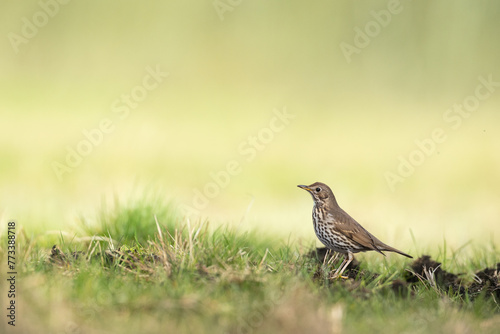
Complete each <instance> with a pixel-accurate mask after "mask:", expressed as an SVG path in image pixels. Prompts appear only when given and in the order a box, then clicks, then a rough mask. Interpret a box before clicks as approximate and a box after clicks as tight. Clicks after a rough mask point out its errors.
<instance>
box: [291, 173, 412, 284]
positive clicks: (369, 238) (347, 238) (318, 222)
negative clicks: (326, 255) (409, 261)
mask: <svg viewBox="0 0 500 334" xmlns="http://www.w3.org/2000/svg"><path fill="white" fill-rule="evenodd" d="M298 187H299V188H302V189H305V190H307V191H308V192H309V193H310V194H311V196H312V198H313V200H314V208H313V213H312V217H313V224H314V231H315V232H316V236H317V237H318V239H319V240H320V241H321V242H322V243H323V244H324V245H325V246H326V247H327V248H329V249H331V250H333V251H335V252H339V253H343V254H346V256H345V258H344V261H343V262H342V263H341V264H340V266H339V268H338V269H337V270H336V271H335V273H334V277H335V278H336V277H343V276H342V273H343V272H344V270H345V269H346V268H347V266H348V265H349V263H351V261H352V260H353V259H354V256H353V255H352V254H353V253H358V252H366V251H376V252H379V253H380V254H382V255H384V256H385V254H384V253H383V252H384V251H387V252H396V253H398V254H401V255H404V256H406V257H409V258H413V257H412V256H410V255H408V254H406V253H403V252H402V251H400V250H397V249H396V248H393V247H391V246H389V245H386V244H384V243H383V242H382V241H380V240H378V239H377V238H376V237H375V236H374V235H373V234H371V233H370V232H368V231H367V230H365V229H364V228H363V226H361V225H360V224H359V223H358V222H357V221H356V220H354V218H352V217H351V216H349V215H348V214H347V212H345V211H344V210H342V209H341V208H340V206H339V205H338V204H337V200H336V199H335V196H334V195H333V192H332V190H331V189H330V187H328V186H327V185H326V184H324V183H321V182H316V183H313V184H311V185H309V186H304V185H299V186H298ZM344 278H345V277H344Z"/></svg>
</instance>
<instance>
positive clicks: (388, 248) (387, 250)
mask: <svg viewBox="0 0 500 334" xmlns="http://www.w3.org/2000/svg"><path fill="white" fill-rule="evenodd" d="M382 250H383V251H386V252H394V253H398V254H401V255H403V256H406V257H409V258H410V259H413V256H411V255H408V254H406V253H404V252H402V251H400V250H399V249H396V248H394V247H391V246H388V245H384V247H383V248H382Z"/></svg>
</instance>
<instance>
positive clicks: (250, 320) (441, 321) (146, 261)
mask: <svg viewBox="0 0 500 334" xmlns="http://www.w3.org/2000/svg"><path fill="white" fill-rule="evenodd" d="M115 204H116V205H115V207H113V208H107V209H103V210H102V211H101V213H100V214H98V215H97V217H98V218H97V219H96V220H95V222H94V223H93V224H92V223H91V222H90V221H88V220H82V223H84V224H83V225H82V226H84V228H83V229H82V230H83V231H85V235H77V236H75V237H72V238H70V237H68V235H67V234H61V235H60V236H58V238H57V240H56V242H57V245H58V248H59V249H60V251H61V252H63V253H64V254H65V258H64V259H63V258H57V259H56V258H53V261H51V260H50V258H51V256H50V248H51V246H52V245H51V243H52V242H53V241H54V240H53V239H54V237H53V236H50V235H49V236H38V237H33V236H30V234H29V233H27V232H26V231H25V230H23V229H22V228H20V227H18V232H19V233H18V235H17V242H18V244H17V246H18V250H19V252H18V259H20V260H19V267H18V268H19V279H18V281H17V289H18V294H17V297H16V302H17V303H18V305H19V309H18V319H17V326H16V330H18V329H19V330H21V332H23V333H35V332H36V333H39V332H45V333H58V332H69V333H109V332H114V333H136V332H143V333H159V332H176V333H291V332H294V333H325V332H333V333H340V332H342V333H365V332H372V333H373V332H384V333H401V332H416V333H429V332H466V331H472V332H478V331H481V332H485V333H488V332H494V331H495V330H496V329H498V326H499V325H500V307H499V304H498V302H499V301H498V300H496V299H495V298H491V297H488V296H486V295H484V294H480V295H479V296H476V297H475V298H474V299H471V298H468V297H467V295H465V296H463V295H459V294H456V293H453V292H452V291H444V290H442V289H440V288H439V287H433V286H432V284H431V283H430V282H429V281H425V280H424V281H423V282H417V283H415V284H413V285H411V286H410V289H408V290H405V291H403V292H402V293H401V294H399V293H396V292H394V291H393V290H392V289H391V284H392V281H394V280H396V279H404V276H405V275H408V273H407V272H406V271H405V268H409V264H410V262H409V261H407V260H404V259H402V258H396V257H390V258H389V259H385V258H382V257H381V256H379V255H377V254H367V255H363V256H361V257H360V258H361V270H362V274H360V275H359V276H358V277H359V279H358V280H348V281H332V280H329V279H328V278H327V275H328V272H329V270H330V267H328V266H327V265H325V264H321V263H320V262H318V261H317V259H315V258H311V257H308V256H306V254H307V252H308V251H309V249H299V248H298V247H297V246H296V245H294V244H287V243H285V242H284V241H282V240H276V239H273V238H272V237H270V236H268V235H266V234H265V233H261V231H250V232H242V231H238V230H235V229H234V228H231V227H228V226H219V227H213V228H212V227H211V225H210V223H209V222H206V221H205V222H199V223H196V224H195V223H192V222H186V221H183V220H182V219H181V218H179V215H177V214H176V213H175V211H173V210H175V209H174V208H173V207H172V206H171V205H166V206H162V205H161V204H160V203H158V202H156V201H155V200H154V198H149V199H147V200H144V201H138V202H130V203H128V204H125V205H124V204H120V203H119V202H116V203H115ZM155 215H156V219H155ZM79 233H80V234H81V232H79ZM92 236H94V237H101V238H99V239H96V238H91V237H92ZM86 237H87V238H86ZM2 240H5V239H4V237H2ZM117 240H119V242H118V243H116V241H117ZM3 244H5V243H3ZM311 246H312V245H311ZM442 248H443V249H447V247H446V245H443V247H442ZM1 251H2V262H5V259H6V256H5V249H3V248H2V249H1ZM76 251H77V252H80V253H79V255H80V256H79V257H78V259H75V258H74V257H73V256H72V254H73V252H76ZM458 253H459V252H458ZM110 254H114V257H112V256H111V255H110ZM152 254H154V255H155V256H154V257H153V256H152ZM436 254H437V258H438V259H439V260H440V261H442V262H443V264H442V268H444V269H446V270H449V271H452V269H453V270H457V271H456V272H465V273H472V272H474V271H475V270H478V269H480V267H479V266H483V265H485V264H486V265H490V266H492V265H494V260H495V259H498V255H499V253H498V250H497V249H495V248H494V247H493V246H491V247H488V246H483V247H479V246H475V248H474V252H473V254H474V256H473V257H471V258H469V259H466V260H465V259H460V261H459V259H458V257H457V256H455V255H454V254H456V252H455V253H454V254H448V253H444V252H443V251H441V252H440V251H439V250H437V251H436V252H435V254H432V255H436ZM414 255H417V254H414ZM418 255H421V254H418ZM2 267H3V268H5V267H6V265H5V264H4V263H2ZM375 272H377V273H379V274H380V275H379V276H378V277H373V275H372V274H373V273H375ZM2 293H3V292H2ZM0 326H3V327H4V328H5V327H7V325H6V322H5V321H2V324H1V325H0ZM0 328H1V327H0ZM9 329H11V328H9ZM2 332H3V331H2Z"/></svg>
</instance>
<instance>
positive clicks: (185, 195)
mask: <svg viewBox="0 0 500 334" xmlns="http://www.w3.org/2000/svg"><path fill="white" fill-rule="evenodd" d="M63 2H64V1H62V0H61V2H59V1H56V0H41V1H38V0H37V1H31V0H30V1H22V2H17V1H4V2H2V4H1V5H0V7H1V10H0V13H1V14H0V16H1V20H0V22H1V24H0V33H1V35H2V36H3V38H1V39H0V48H1V53H0V59H1V61H0V71H1V79H0V101H1V104H0V117H1V128H0V161H1V162H0V182H1V185H2V191H1V195H0V196H1V197H0V203H1V207H0V210H1V211H0V214H1V217H2V218H1V219H2V221H3V222H6V221H7V220H8V219H15V220H17V221H18V223H19V224H22V225H24V226H25V227H27V228H28V227H30V228H31V229H32V230H36V231H39V232H40V233H41V232H42V231H44V230H64V231H71V230H72V229H73V226H74V225H75V221H76V220H77V217H78V216H80V215H93V214H95V212H96V211H98V210H99V207H100V206H102V205H103V202H108V201H112V200H113V198H114V197H118V198H123V199H130V198H133V197H141V196H143V194H144V193H147V192H150V191H153V192H156V193H159V194H161V196H164V198H165V202H166V203H167V202H170V201H173V202H174V203H175V205H177V206H178V207H179V210H180V212H182V213H183V214H184V215H186V216H189V217H191V219H208V220H209V221H210V222H212V223H213V224H220V223H231V224H236V225H238V226H240V227H241V228H245V229H261V230H262V231H265V232H267V233H274V234H276V235H277V236H279V237H280V238H285V239H286V238H288V239H290V240H291V241H292V242H294V243H295V242H305V244H306V245H311V244H312V242H314V240H315V237H314V233H313V229H312V222H311V210H312V203H313V202H312V200H311V198H310V196H309V195H308V194H307V193H306V192H304V191H303V190H300V189H298V188H297V187H296V185H298V184H310V183H313V182H315V181H322V182H325V183H327V184H328V185H330V186H331V187H332V189H333V191H334V193H335V194H336V197H337V200H338V202H339V204H340V205H341V207H343V208H344V209H345V210H346V211H347V212H349V213H350V214H351V215H352V216H353V217H354V218H356V219H357V220H358V221H359V222H360V223H361V224H363V225H364V226H365V227H366V228H367V229H369V230H370V231H372V232H373V233H374V234H375V235H377V236H378V237H380V238H381V239H382V240H384V241H385V242H387V243H389V244H392V245H394V246H395V247H397V248H401V249H403V250H404V251H408V252H411V251H412V249H413V250H415V247H416V246H415V245H414V242H413V240H412V237H411V234H412V233H413V235H414V237H415V240H416V241H417V243H418V247H420V248H422V247H423V248H425V247H429V248H430V249H434V248H436V247H437V246H442V245H443V240H444V239H446V242H447V244H448V245H451V246H453V247H460V246H461V245H463V244H465V243H466V242H468V241H473V242H475V243H478V244H481V243H489V242H491V241H493V243H496V244H498V242H499V241H500V237H499V234H500V205H499V204H500V175H499V171H500V131H499V130H500V113H499V106H500V66H499V65H500V62H499V59H500V40H499V39H498V36H499V33H500V21H499V20H498V17H499V14H500V4H499V3H498V2H495V1H483V2H481V3H472V2H470V1H454V2H453V3H450V2H436V1H418V2H416V1H414V2H412V1H401V2H394V1H361V2H359V1H356V2H347V1H342V2H332V1H317V2H314V3H309V2H304V1H274V2H269V1H262V0H253V1H245V0H242V1H229V0H220V1H219V0H216V1H182V2H181V1H164V2H146V3H138V2H136V1H126V0H124V1H120V3H117V2H116V1H108V0H100V1H66V3H63ZM436 131H437V133H439V134H440V135H439V136H435V137H436V138H434V137H433V134H435V133H436ZM417 142H418V143H420V144H417ZM422 143H424V144H422ZM152 222H153V220H152ZM4 225H5V224H2V228H4Z"/></svg>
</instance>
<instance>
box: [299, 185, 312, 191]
mask: <svg viewBox="0 0 500 334" xmlns="http://www.w3.org/2000/svg"><path fill="white" fill-rule="evenodd" d="M297 187H299V188H301V189H304V190H307V191H311V188H309V187H308V186H304V185H302V184H299V185H298V186H297Z"/></svg>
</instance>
